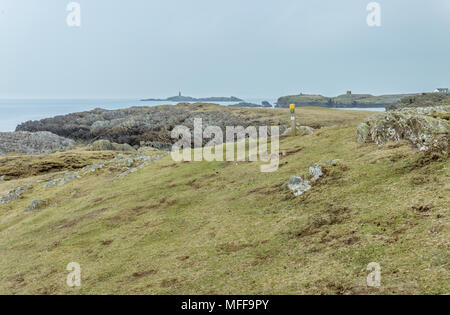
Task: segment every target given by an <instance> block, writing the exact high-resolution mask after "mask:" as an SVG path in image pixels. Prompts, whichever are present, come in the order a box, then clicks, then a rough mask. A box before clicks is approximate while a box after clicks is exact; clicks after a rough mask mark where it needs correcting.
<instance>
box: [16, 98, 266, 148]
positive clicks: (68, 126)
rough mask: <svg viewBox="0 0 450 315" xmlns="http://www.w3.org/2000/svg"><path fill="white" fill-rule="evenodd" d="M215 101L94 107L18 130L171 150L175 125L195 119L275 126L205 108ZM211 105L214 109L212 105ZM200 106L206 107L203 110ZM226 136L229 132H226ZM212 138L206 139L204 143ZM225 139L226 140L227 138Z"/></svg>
mask: <svg viewBox="0 0 450 315" xmlns="http://www.w3.org/2000/svg"><path fill="white" fill-rule="evenodd" d="M209 105H211V104H201V103H197V104H178V105H177V106H155V107H146V106H139V107H131V108H125V109H118V110H105V109H100V108H97V109H94V110H91V111H87V112H81V113H73V114H68V115H63V116H56V117H53V118H46V119H42V120H39V121H28V122H25V123H23V124H20V125H19V126H17V128H16V130H17V131H31V132H36V131H50V132H53V133H55V134H57V135H59V136H62V137H67V138H71V139H74V140H80V141H83V142H84V141H95V140H97V139H105V140H109V141H110V142H115V143H128V144H130V145H131V146H135V145H139V144H140V143H141V142H144V143H146V145H148V146H152V147H154V148H157V149H162V150H170V148H171V147H172V144H173V143H175V142H176V141H178V139H173V138H172V137H171V131H172V130H173V128H174V127H175V126H178V125H182V126H186V127H187V128H189V129H190V130H192V131H193V130H194V119H196V118H201V119H202V120H203V129H205V128H206V127H208V126H218V127H220V128H221V129H222V130H225V129H226V126H243V127H248V126H271V125H273V123H271V122H270V121H263V120H261V119H260V117H256V116H255V117H248V116H242V117H240V116H237V115H234V114H233V113H232V112H230V111H226V110H217V109H213V110H209V111H203V109H205V108H206V107H208V106H209ZM211 108H214V106H212V107H211ZM198 109H202V110H201V111H199V110H198ZM224 136H225V135H224ZM209 140H210V139H207V138H204V139H203V144H204V145H205V144H206V143H208V142H209ZM224 140H225V139H224Z"/></svg>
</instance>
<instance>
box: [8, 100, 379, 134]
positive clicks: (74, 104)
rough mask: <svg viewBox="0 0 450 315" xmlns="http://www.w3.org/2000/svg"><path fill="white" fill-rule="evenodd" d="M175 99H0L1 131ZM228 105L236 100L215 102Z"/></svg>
mask: <svg viewBox="0 0 450 315" xmlns="http://www.w3.org/2000/svg"><path fill="white" fill-rule="evenodd" d="M277 99H278V98H247V99H244V101H245V102H248V103H254V104H261V102H262V101H268V102H269V103H271V104H275V103H276V101H277ZM177 103H178V102H167V101H154V102H142V101H140V100H139V99H0V132H8V131H14V130H15V129H16V126H17V125H19V124H21V123H23V122H26V121H29V120H40V119H43V118H50V117H54V116H58V115H66V114H70V113H77V112H83V111H88V110H92V109H95V108H103V109H120V108H127V107H132V106H158V105H176V104H177ZM216 103H217V104H220V105H224V106H229V105H235V104H237V103H230V102H216ZM344 110H370V111H385V109H384V108H345V109H344Z"/></svg>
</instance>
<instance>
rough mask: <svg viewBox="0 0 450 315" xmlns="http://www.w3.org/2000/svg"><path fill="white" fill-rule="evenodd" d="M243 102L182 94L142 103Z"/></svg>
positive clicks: (228, 98)
mask: <svg viewBox="0 0 450 315" xmlns="http://www.w3.org/2000/svg"><path fill="white" fill-rule="evenodd" d="M243 101H244V100H242V99H240V98H237V97H234V96H230V97H205V98H195V97H191V96H182V95H181V92H180V93H179V94H178V96H171V97H168V98H166V99H156V98H148V99H142V100H141V102H243Z"/></svg>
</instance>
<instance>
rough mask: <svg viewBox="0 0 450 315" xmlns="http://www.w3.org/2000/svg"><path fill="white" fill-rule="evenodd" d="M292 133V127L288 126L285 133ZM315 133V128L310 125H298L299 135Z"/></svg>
mask: <svg viewBox="0 0 450 315" xmlns="http://www.w3.org/2000/svg"><path fill="white" fill-rule="evenodd" d="M291 133H292V128H287V129H286V131H285V132H284V133H283V135H284V136H285V135H290V134H291ZM312 134H314V129H313V128H311V127H309V126H297V135H299V136H309V135H312Z"/></svg>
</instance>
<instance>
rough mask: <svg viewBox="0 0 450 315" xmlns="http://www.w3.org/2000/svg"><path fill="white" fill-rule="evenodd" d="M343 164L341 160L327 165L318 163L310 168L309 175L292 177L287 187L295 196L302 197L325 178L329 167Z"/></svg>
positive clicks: (329, 162) (332, 161)
mask: <svg viewBox="0 0 450 315" xmlns="http://www.w3.org/2000/svg"><path fill="white" fill-rule="evenodd" d="M342 162H343V160H341V159H335V160H331V161H328V162H326V163H316V164H315V165H314V166H311V167H310V168H309V174H307V175H299V176H292V177H291V178H290V179H289V181H288V183H287V187H288V188H289V190H290V191H291V192H292V193H293V194H294V196H296V197H298V196H301V195H303V194H304V193H305V192H307V191H309V190H311V189H312V188H313V186H314V185H315V184H316V183H317V182H318V181H319V179H321V178H322V177H324V176H325V173H324V168H325V171H326V169H327V168H328V167H334V166H337V165H339V164H341V163H342Z"/></svg>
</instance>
